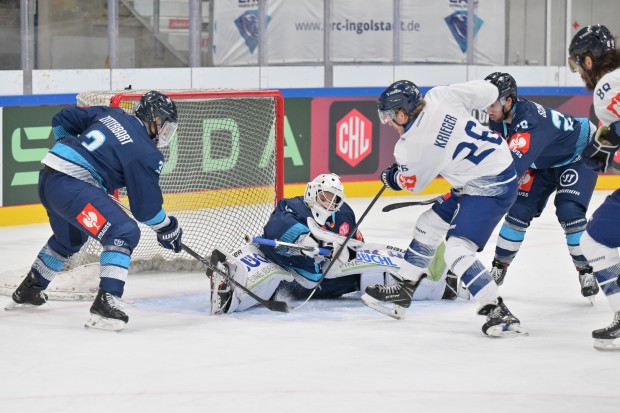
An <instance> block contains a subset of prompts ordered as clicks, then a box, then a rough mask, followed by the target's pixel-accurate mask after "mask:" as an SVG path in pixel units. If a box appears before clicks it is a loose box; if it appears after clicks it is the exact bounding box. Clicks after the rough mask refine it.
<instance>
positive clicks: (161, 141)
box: [157, 122, 179, 148]
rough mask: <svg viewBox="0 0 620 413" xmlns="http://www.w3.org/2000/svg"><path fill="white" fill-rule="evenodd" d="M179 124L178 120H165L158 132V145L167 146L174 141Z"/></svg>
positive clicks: (159, 146)
mask: <svg viewBox="0 0 620 413" xmlns="http://www.w3.org/2000/svg"><path fill="white" fill-rule="evenodd" d="M178 127H179V124H178V123H177V122H165V123H164V124H163V126H162V127H161V128H159V132H157V147H158V148H165V147H166V146H168V145H169V144H170V142H172V139H173V138H174V136H175V135H176V133H177V128H178Z"/></svg>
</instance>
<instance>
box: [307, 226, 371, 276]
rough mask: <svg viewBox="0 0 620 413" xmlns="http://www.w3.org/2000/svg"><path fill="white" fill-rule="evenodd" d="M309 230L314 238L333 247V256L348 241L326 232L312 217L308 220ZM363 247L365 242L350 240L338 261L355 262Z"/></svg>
mask: <svg viewBox="0 0 620 413" xmlns="http://www.w3.org/2000/svg"><path fill="white" fill-rule="evenodd" d="M308 228H310V233H311V234H312V235H313V236H314V238H316V239H317V240H319V241H323V242H325V243H326V244H331V247H332V249H333V252H332V255H333V254H336V252H337V251H338V250H340V248H341V247H342V245H343V244H344V241H345V239H346V237H343V236H341V235H338V234H335V233H333V232H330V231H327V230H324V229H323V228H321V227H320V226H319V224H317V223H316V221H315V220H314V219H313V218H312V217H310V218H308ZM363 246H364V243H363V242H361V241H358V240H356V239H354V238H351V239H349V241H347V245H346V247H345V249H344V250H343V251H342V252H341V253H340V255H339V256H338V258H337V261H338V262H340V263H342V264H344V263H347V262H349V261H351V260H354V259H355V256H356V251H357V250H358V249H360V248H362V247H363Z"/></svg>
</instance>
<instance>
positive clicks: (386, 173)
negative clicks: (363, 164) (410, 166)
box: [381, 163, 403, 191]
mask: <svg viewBox="0 0 620 413" xmlns="http://www.w3.org/2000/svg"><path fill="white" fill-rule="evenodd" d="M397 173H398V164H397V163H395V164H393V165H390V166H388V167H387V168H385V169H384V170H383V172H381V181H382V182H383V184H384V185H385V186H387V187H388V188H390V189H391V190H392V191H402V189H403V188H401V187H400V185H398V182H396V174H397Z"/></svg>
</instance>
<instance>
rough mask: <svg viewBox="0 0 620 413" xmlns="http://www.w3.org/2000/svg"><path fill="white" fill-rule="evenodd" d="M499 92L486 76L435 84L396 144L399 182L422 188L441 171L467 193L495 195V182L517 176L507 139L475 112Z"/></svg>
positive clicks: (414, 189)
mask: <svg viewBox="0 0 620 413" xmlns="http://www.w3.org/2000/svg"><path fill="white" fill-rule="evenodd" d="M497 96H498V91H497V88H496V87H495V86H494V85H492V84H491V83H489V82H486V81H483V80H475V81H471V82H466V83H457V84H453V85H450V86H439V87H435V88H433V89H431V90H430V91H429V92H428V93H427V94H426V95H425V97H424V101H425V102H426V106H425V108H424V110H423V111H422V112H421V113H420V115H419V116H418V117H417V118H416V119H415V120H414V122H413V124H412V125H411V126H410V127H409V128H408V129H407V130H406V131H405V133H404V134H403V135H402V136H401V137H400V140H399V141H398V143H397V144H396V146H395V147H394V158H395V159H396V161H397V162H398V164H399V171H400V173H399V174H397V180H398V182H399V184H400V186H401V187H402V188H403V189H406V190H408V191H410V192H412V193H419V192H420V191H422V190H423V189H424V188H426V187H427V186H428V185H429V184H430V183H431V181H432V180H433V179H435V178H436V177H437V176H438V175H440V176H442V177H444V178H445V179H446V180H447V181H448V182H449V183H450V184H451V185H452V187H453V188H455V189H461V190H462V192H463V193H468V194H471V195H494V193H493V191H494V189H493V187H494V186H497V185H499V184H501V183H503V182H509V181H511V180H513V179H515V177H516V175H515V172H514V170H512V173H510V172H511V169H509V168H510V167H511V165H512V163H513V161H512V156H511V154H510V150H509V149H508V144H507V143H506V142H505V140H504V139H503V138H502V137H501V136H499V135H498V134H496V133H494V132H492V131H490V130H489V129H488V128H486V127H485V126H483V125H481V124H480V123H479V122H478V121H477V120H476V119H475V118H474V117H472V116H471V112H472V110H473V109H484V108H487V107H488V106H489V105H491V104H493V103H494V102H495V101H496V100H497ZM512 169H514V168H512Z"/></svg>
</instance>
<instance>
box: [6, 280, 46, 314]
mask: <svg viewBox="0 0 620 413" xmlns="http://www.w3.org/2000/svg"><path fill="white" fill-rule="evenodd" d="M43 290H44V288H43V287H42V286H41V285H40V284H38V283H37V277H36V276H35V275H34V273H33V272H32V271H29V272H28V275H26V278H24V280H23V281H22V283H21V284H20V285H19V287H17V289H16V290H15V291H14V292H13V295H12V296H11V298H12V299H13V301H12V302H9V303H8V304H7V305H6V307H5V308H4V309H5V310H15V309H18V308H28V307H39V306H41V305H43V304H45V303H46V302H47V294H45V293H44V292H43Z"/></svg>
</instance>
